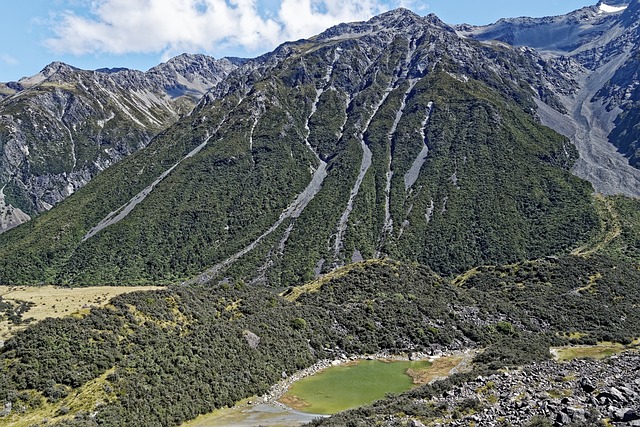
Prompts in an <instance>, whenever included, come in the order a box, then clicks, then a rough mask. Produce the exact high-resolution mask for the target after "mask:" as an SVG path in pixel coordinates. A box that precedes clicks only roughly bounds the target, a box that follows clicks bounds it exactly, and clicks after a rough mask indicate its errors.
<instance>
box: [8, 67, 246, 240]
mask: <svg viewBox="0 0 640 427" xmlns="http://www.w3.org/2000/svg"><path fill="white" fill-rule="evenodd" d="M242 62H243V61H242V60H238V59H222V60H215V59H213V58H211V57H208V56H205V55H187V54H184V55H180V56H178V57H175V58H173V59H171V60H169V61H168V62H166V63H164V64H161V65H158V66H157V67H154V68H152V69H151V70H149V71H148V72H146V73H143V72H140V71H134V70H127V69H111V70H108V69H102V70H96V71H84V70H79V69H77V68H74V67H71V66H69V65H66V64H63V63H60V62H54V63H52V64H50V65H48V66H47V67H45V68H44V69H43V70H42V71H41V72H40V73H38V74H36V75H35V76H32V77H28V78H23V79H21V80H20V81H18V82H12V83H7V84H1V85H0V152H1V154H2V155H1V157H0V188H1V189H2V191H1V192H0V232H2V231H5V230H6V229H9V228H12V227H14V226H16V225H19V224H21V223H23V222H25V221H27V220H28V219H29V218H30V217H31V216H33V215H37V214H39V213H41V212H44V211H47V210H49V209H51V208H52V207H53V206H55V205H57V204H58V203H59V202H61V201H62V200H64V199H65V198H66V197H68V196H69V195H71V194H73V193H74V192H75V191H77V190H78V189H79V188H81V187H82V186H84V185H85V184H86V183H87V182H89V181H90V180H91V178H93V177H94V176H95V175H96V174H97V173H99V172H100V171H102V170H104V169H106V168H107V167H109V166H111V165H112V164H114V163H116V162H118V161H119V160H121V159H122V158H124V157H126V156H128V155H129V154H131V153H134V152H135V151H137V150H139V149H140V148H143V147H145V146H146V145H147V144H148V143H149V141H151V139H152V138H153V137H154V136H156V135H157V134H158V133H159V132H160V131H162V130H164V129H166V128H167V127H169V126H170V125H172V124H173V123H175V122H176V121H177V120H178V119H179V118H180V117H181V116H183V115H185V114H188V113H189V112H190V111H191V109H192V108H193V106H194V105H195V104H196V102H197V101H198V99H199V98H200V97H201V96H202V95H203V94H204V93H205V92H206V91H207V90H209V89H210V88H211V87H212V86H214V85H215V84H217V83H218V82H219V81H220V80H221V79H222V78H224V77H225V76H226V75H227V74H228V73H229V72H230V71H232V70H233V69H235V68H236V67H237V66H238V65H239V64H241V63H242Z"/></svg>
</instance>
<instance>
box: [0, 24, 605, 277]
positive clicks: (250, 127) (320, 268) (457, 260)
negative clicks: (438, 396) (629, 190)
mask: <svg viewBox="0 0 640 427" xmlns="http://www.w3.org/2000/svg"><path fill="white" fill-rule="evenodd" d="M437 42H438V37H436V34H430V35H429V37H426V36H425V38H424V39H423V38H421V39H420V40H416V42H415V43H416V44H415V46H414V47H415V51H413V50H412V49H413V48H412V47H411V46H410V44H408V43H407V41H406V39H405V38H403V37H402V36H400V35H398V36H394V37H392V38H391V39H390V43H386V44H383V45H380V46H376V48H375V49H374V50H373V51H372V50H371V47H370V45H369V44H367V43H365V42H363V41H362V40H360V39H355V40H342V41H327V42H305V43H303V42H298V43H293V44H290V45H287V46H286V50H287V52H288V53H286V54H285V53H282V55H283V57H282V58H281V59H280V60H279V61H275V62H274V63H273V64H272V65H270V67H271V68H270V69H268V70H264V72H263V73H261V72H258V71H256V72H255V73H249V74H247V75H242V74H237V75H232V76H231V77H229V79H228V80H227V81H226V82H225V84H227V85H228V90H227V91H226V92H225V95H224V96H222V95H221V97H220V98H218V99H215V98H213V97H212V98H211V99H209V98H207V99H206V102H202V103H201V104H200V105H199V106H198V108H196V110H195V111H194V112H193V114H192V115H191V116H189V117H185V118H184V119H183V120H181V121H180V122H179V123H178V124H176V125H175V126H173V127H171V128H170V129H168V130H167V131H165V132H163V133H162V134H161V135H160V136H159V137H157V138H156V139H155V140H154V141H153V142H152V143H151V144H150V145H149V146H148V147H147V148H146V149H143V150H141V151H140V152H138V153H136V154H135V155H134V156H131V157H129V158H127V159H125V160H124V161H122V162H121V163H119V164H118V165H116V166H115V167H112V168H110V169H109V170H107V171H105V172H104V173H103V174H101V175H100V176H99V177H97V179H95V180H93V181H92V182H91V183H90V184H89V185H88V186H86V188H84V189H82V190H81V191H79V192H77V193H76V194H74V195H73V196H72V197H70V198H69V199H68V200H66V201H65V202H64V203H62V204H61V205H60V206H59V207H56V209H53V210H52V211H51V212H48V213H46V214H43V215H42V216H40V217H38V218H36V219H35V220H34V221H31V222H30V223H29V224H27V225H25V226H22V227H18V228H17V229H16V230H11V231H10V232H8V233H4V234H2V235H1V236H0V282H2V283H5V284H40V283H44V284H63V285H72V286H82V285H104V284H110V285H116V284H135V285H139V284H165V283H176V282H180V281H183V280H186V279H189V278H191V277H194V276H196V275H197V274H199V273H201V272H204V271H206V270H207V269H209V268H211V267H213V266H216V265H217V264H219V263H221V262H223V261H224V260H227V259H229V258H230V257H232V256H233V255H234V254H236V253H238V252H240V251H242V250H244V249H245V248H247V247H250V245H253V244H255V243H256V241H257V239H259V238H261V240H260V242H259V244H257V245H255V248H254V249H253V250H252V251H250V252H249V253H247V254H245V256H244V257H242V258H241V259H239V260H238V261H237V262H235V263H230V265H228V266H227V265H226V264H225V265H224V266H222V267H225V268H221V269H219V271H218V272H217V273H218V276H219V278H224V277H230V278H231V279H232V280H244V281H246V282H251V281H253V280H254V279H256V278H258V279H260V280H261V281H263V282H266V283H268V284H270V285H271V286H274V287H278V286H289V285H292V284H302V283H305V282H306V281H308V280H311V279H313V278H314V277H315V275H316V274H317V273H318V272H327V271H330V270H331V269H332V268H334V267H335V266H338V265H344V264H345V263H349V262H351V260H352V258H353V255H354V253H357V252H359V253H361V254H362V255H363V256H364V257H365V258H370V257H373V256H375V255H376V254H377V253H380V254H382V256H384V255H389V256H392V257H393V258H395V259H399V260H403V261H409V262H420V263H422V264H425V265H428V266H429V267H431V268H432V269H434V270H435V271H436V272H438V273H440V274H444V275H452V274H458V273H460V272H463V271H465V270H467V269H469V268H471V267H473V266H475V265H479V264H502V263H509V262H517V261H522V260H525V259H530V258H535V257H539V256H544V255H549V254H561V253H566V252H568V251H569V250H570V249H572V248H575V247H576V246H578V245H579V244H580V243H583V242H585V241H586V240H588V238H589V237H590V234H591V233H592V232H594V231H595V230H596V228H597V213H596V209H595V208H594V206H593V205H592V203H591V201H590V197H589V195H590V193H591V187H590V186H589V184H588V183H586V182H584V181H581V180H579V179H577V178H575V177H573V176H572V175H571V174H570V172H569V168H570V166H571V164H572V163H573V161H574V160H575V157H576V153H575V150H573V148H572V147H571V146H570V145H569V144H568V142H567V140H566V139H565V138H563V137H561V136H559V135H558V134H556V133H554V132H552V131H550V130H549V129H548V128H545V127H543V126H541V125H539V124H538V123H536V122H535V120H534V118H533V117H532V116H531V115H530V110H529V108H530V107H531V102H530V101H531V99H530V94H528V89H525V88H523V87H520V86H518V85H517V84H516V83H514V82H511V81H510V82H507V83H505V84H503V85H502V86H500V85H498V84H497V82H498V81H499V80H500V79H504V77H501V76H499V75H497V74H496V71H490V70H482V72H480V71H478V72H477V73H475V75H474V74H472V77H475V78H476V79H474V78H469V79H468V80H466V81H465V80H463V79H461V78H457V76H456V73H459V72H460V70H458V69H457V68H456V67H457V66H456V65H454V62H453V61H452V60H451V58H449V56H448V55H454V54H455V53H452V52H449V51H448V50H446V49H444V48H443V49H441V50H439V51H437V53H434V52H432V51H431V50H430V47H429V46H430V45H429V43H437ZM458 42H459V43H467V42H462V41H458ZM469 43H471V44H470V45H469V46H468V48H469V49H471V50H473V51H474V52H475V50H477V49H480V50H479V51H478V52H481V53H482V55H484V54H487V52H486V49H488V48H485V47H480V46H478V45H476V44H474V43H472V42H469ZM339 49H340V50H339ZM283 50H285V48H284V47H283ZM490 50H491V49H489V51H490ZM412 53H413V55H414V57H415V58H418V57H424V58H430V59H431V60H433V61H434V64H436V63H437V65H434V66H433V67H432V68H430V69H429V70H426V71H421V70H419V69H417V68H415V67H416V65H415V64H414V63H413V62H411V61H409V62H406V61H407V58H410V54H412ZM494 54H495V55H497V53H495V52H494ZM438 60H440V61H438ZM521 60H522V61H525V59H523V58H521ZM501 66H505V67H506V65H505V64H502V65H501ZM507 68H509V67H507ZM525 68H526V67H525ZM328 71H332V72H331V73H329V74H328ZM512 71H513V72H515V71H514V70H512ZM492 73H493V74H492ZM243 79H245V80H246V81H244V80H243ZM507 80H508V79H507ZM514 81H515V80H514ZM247 87H250V89H246V88H247ZM318 91H319V92H318ZM318 94H320V96H319V98H318V102H317V103H315V99H316V97H317V95H318ZM514 94H515V95H517V96H515V95H514ZM403 101H404V108H403V109H402V111H401V106H402V105H403ZM430 102H433V111H432V114H431V117H430V118H429V120H428V123H427V124H426V127H425V129H424V132H425V135H426V138H425V140H423V138H422V136H421V134H422V123H423V122H424V119H425V115H426V110H427V106H428V105H429V103H430ZM396 120H398V121H397V127H396V129H395V131H394V132H392V130H393V124H394V122H395V121H396ZM207 135H208V136H210V137H211V138H210V140H209V143H208V144H207V145H206V146H205V147H204V148H203V149H202V150H201V151H200V152H199V153H198V154H196V155H195V156H193V157H191V158H188V159H185V160H184V161H182V162H181V163H180V164H179V166H178V167H176V168H175V169H174V170H173V171H172V172H171V173H170V174H169V175H168V176H167V177H166V178H165V179H164V180H163V181H162V182H160V183H159V184H158V185H157V186H156V187H155V188H154V190H153V191H152V192H151V193H150V194H149V195H148V196H147V197H146V198H145V199H144V201H143V202H141V203H140V204H139V205H137V206H136V207H135V209H133V211H131V213H129V215H128V216H127V217H126V218H124V219H123V220H121V221H120V222H118V223H116V224H113V225H111V226H109V227H107V228H105V229H103V230H102V231H100V232H98V233H97V234H95V235H94V236H93V237H91V238H89V239H88V240H86V241H83V240H82V238H83V236H85V234H86V233H87V232H88V231H89V230H90V229H91V228H92V227H94V226H96V225H97V224H98V223H99V222H100V221H101V220H102V219H103V218H105V216H107V215H108V214H109V213H110V212H113V211H116V210H117V209H119V208H120V207H121V206H123V205H124V204H125V203H127V202H128V201H129V200H130V199H131V198H132V197H134V196H135V195H136V194H138V193H139V192H140V191H141V190H142V189H143V188H145V187H146V186H148V185H149V184H150V183H151V182H153V181H154V180H155V179H156V178H157V177H158V176H160V174H161V173H163V172H164V171H166V170H167V169H168V168H170V167H171V166H173V165H174V164H176V163H177V162H178V161H180V160H181V159H183V157H184V156H185V155H186V154H187V153H189V152H190V151H191V150H193V149H194V148H195V147H197V146H198V145H200V144H201V143H202V142H203V141H204V140H205V138H206V137H207ZM361 136H362V140H363V141H364V143H365V144H367V146H368V148H369V149H370V150H371V152H372V164H371V166H370V167H369V168H368V170H367V171H366V174H364V176H363V177H361V178H362V183H361V185H360V186H359V188H356V185H355V183H356V179H357V177H358V171H359V169H360V167H361V164H362V159H363V149H362V146H361V142H362V141H361ZM305 141H306V142H308V145H307V144H306V143H305ZM425 143H426V144H427V146H428V147H429V154H428V156H427V159H426V162H425V164H424V165H423V167H422V169H421V170H420V173H419V175H418V176H417V180H416V182H415V184H414V185H412V186H411V188H409V189H408V190H407V191H405V181H404V177H405V174H406V173H407V171H409V169H410V167H411V165H412V164H413V162H414V160H415V158H416V157H417V155H418V153H419V152H420V150H421V149H422V147H423V146H424V144H425ZM310 147H312V148H313V149H315V150H316V152H317V153H318V155H319V157H320V158H321V159H323V161H326V162H327V176H326V178H325V179H324V180H323V181H322V183H321V188H319V190H318V191H317V192H316V193H315V195H314V197H313V198H312V199H311V200H310V201H308V204H307V205H306V207H305V208H304V209H303V210H301V212H297V213H296V217H293V218H284V219H283V221H282V222H281V223H280V224H279V226H278V227H275V228H272V226H274V224H276V222H277V221H278V220H279V219H280V218H281V215H283V212H284V211H285V209H286V208H287V207H288V206H290V205H291V203H293V202H294V201H295V200H296V197H298V195H299V194H300V193H301V192H302V191H303V190H304V189H305V187H307V185H308V184H309V182H310V181H311V178H312V176H313V172H314V171H315V170H316V169H317V168H318V166H319V164H318V159H317V158H316V156H315V153H314V152H313V151H312V150H311V149H310ZM389 167H390V169H389ZM389 170H390V171H391V172H393V178H392V180H391V186H390V189H389V207H390V210H389V213H390V218H391V219H392V220H393V231H392V232H390V229H389V228H387V229H384V221H385V205H386V200H387V194H386V184H387V181H386V180H387V172H388V171H389ZM356 190H357V196H355V197H354V200H353V206H351V208H353V209H352V210H351V211H350V214H349V208H348V201H349V199H350V194H351V193H353V194H355V192H356ZM347 214H349V215H348V218H347V222H346V228H344V229H343V227H342V225H341V217H344V218H346V216H347ZM270 229H271V232H270V233H268V235H264V236H263V233H265V232H267V230H270ZM341 229H342V230H341ZM261 236H262V237H261ZM338 237H341V239H340V241H339V242H336V239H337V238H338ZM342 237H343V238H342ZM356 251H357V252H356Z"/></svg>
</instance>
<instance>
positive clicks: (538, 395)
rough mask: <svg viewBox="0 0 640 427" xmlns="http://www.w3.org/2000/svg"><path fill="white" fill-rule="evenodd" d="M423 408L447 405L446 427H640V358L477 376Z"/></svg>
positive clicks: (538, 365) (626, 355) (532, 367)
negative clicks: (601, 425)
mask: <svg viewBox="0 0 640 427" xmlns="http://www.w3.org/2000/svg"><path fill="white" fill-rule="evenodd" d="M420 403H423V404H429V403H431V404H435V405H438V406H440V405H446V406H447V407H448V409H449V410H448V411H446V412H447V413H448V414H449V415H448V417H449V419H445V420H442V422H443V424H445V425H447V426H468V425H472V424H473V423H475V425H481V426H485V425H527V424H528V423H530V422H531V420H532V419H534V417H535V419H542V418H546V419H547V420H548V421H549V422H551V423H552V424H553V425H555V426H563V425H569V424H575V425H596V423H597V422H598V421H600V420H604V419H609V421H610V423H611V424H610V425H614V426H640V354H639V353H637V352H627V353H623V354H620V355H617V356H612V357H611V358H609V359H606V360H604V361H599V360H593V359H582V360H580V359H576V360H573V361H571V362H564V363H563V362H556V361H546V362H542V363H536V364H533V365H530V366H528V367H525V368H522V369H519V370H508V371H505V372H502V373H499V374H494V375H491V376H488V377H477V378H476V379H475V380H474V381H470V382H467V383H465V384H463V385H461V386H458V387H454V388H453V389H451V390H449V391H446V392H444V393H443V394H442V395H439V396H435V397H434V398H433V399H431V400H424V401H422V402H420ZM412 423H413V424H414V425H420V423H419V422H417V421H412ZM412 423H410V425H411V424H412ZM436 425H438V424H436ZM540 425H544V424H540Z"/></svg>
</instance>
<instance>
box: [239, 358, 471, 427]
mask: <svg viewBox="0 0 640 427" xmlns="http://www.w3.org/2000/svg"><path fill="white" fill-rule="evenodd" d="M452 355H458V356H464V360H467V359H468V358H469V353H468V351H467V352H464V353H462V352H454V353H451V354H446V353H442V354H437V355H429V354H427V353H420V352H415V353H410V354H401V355H398V354H389V353H376V354H367V355H354V356H346V355H342V356H341V357H339V358H335V359H323V360H320V361H318V362H316V363H314V364H313V365H311V366H309V367H308V368H305V369H302V370H300V371H297V372H294V373H293V374H291V375H288V376H287V377H286V378H283V379H282V380H280V381H279V382H278V383H276V384H274V385H273V386H271V388H270V389H269V391H268V392H267V393H266V394H264V395H262V396H260V397H259V398H257V399H256V400H255V401H249V403H248V404H254V403H266V404H271V405H275V406H278V407H280V408H282V409H284V410H290V411H296V409H294V408H291V407H289V406H287V405H285V404H283V403H281V402H280V401H279V399H280V398H281V397H282V396H284V394H285V393H287V391H288V390H289V388H290V387H291V385H292V384H293V383H295V382H296V381H299V380H301V379H303V378H307V377H310V376H312V375H315V374H317V373H318V372H320V371H322V370H324V369H327V368H329V367H332V366H340V365H344V364H347V363H353V362H357V361H359V360H380V361H390V362H391V361H428V362H431V363H433V362H434V361H435V360H436V359H439V358H441V357H447V356H452ZM464 360H463V362H461V364H462V363H464ZM438 379H439V378H438ZM318 416H326V415H320V414H318Z"/></svg>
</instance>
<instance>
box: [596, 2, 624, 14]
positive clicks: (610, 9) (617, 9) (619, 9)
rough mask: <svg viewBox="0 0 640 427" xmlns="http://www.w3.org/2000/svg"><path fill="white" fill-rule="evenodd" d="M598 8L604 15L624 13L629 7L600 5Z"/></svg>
mask: <svg viewBox="0 0 640 427" xmlns="http://www.w3.org/2000/svg"><path fill="white" fill-rule="evenodd" d="M598 8H599V9H600V12H603V13H616V12H622V11H623V10H625V9H626V8H627V6H626V5H625V6H609V5H608V4H604V3H600V4H599V5H598Z"/></svg>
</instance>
